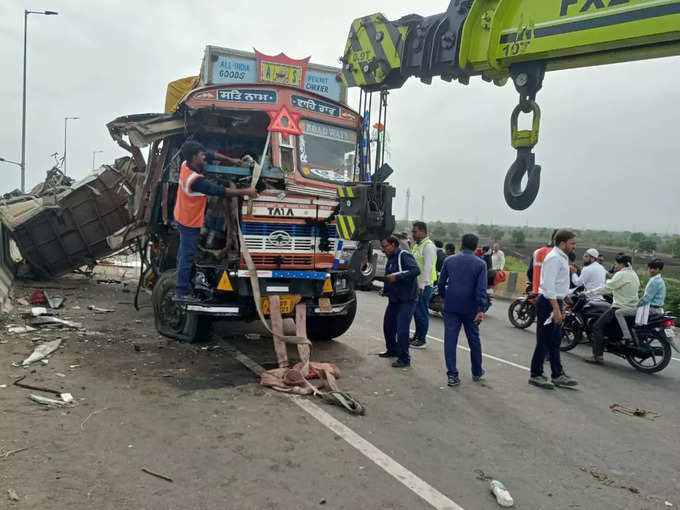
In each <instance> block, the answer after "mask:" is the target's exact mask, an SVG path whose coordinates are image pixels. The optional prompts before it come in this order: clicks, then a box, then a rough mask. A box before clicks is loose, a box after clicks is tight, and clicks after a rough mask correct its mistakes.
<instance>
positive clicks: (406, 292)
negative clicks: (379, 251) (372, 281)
mask: <svg viewBox="0 0 680 510" xmlns="http://www.w3.org/2000/svg"><path fill="white" fill-rule="evenodd" d="M399 259H401V270H400V269H399ZM389 274H394V275H396V278H397V281H396V282H394V283H390V282H388V281H387V280H385V287H384V289H383V293H384V294H385V295H386V296H387V297H388V298H390V301H391V302H393V303H403V302H406V301H414V300H416V299H417V298H418V275H419V274H420V268H419V267H418V264H417V263H416V259H415V258H413V255H411V254H410V253H409V252H407V251H405V250H402V249H401V248H397V249H396V250H394V253H393V254H392V256H391V257H389V258H388V259H387V264H386V265H385V276H387V275H389Z"/></svg>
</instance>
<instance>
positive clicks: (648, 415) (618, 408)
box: [609, 404, 661, 421]
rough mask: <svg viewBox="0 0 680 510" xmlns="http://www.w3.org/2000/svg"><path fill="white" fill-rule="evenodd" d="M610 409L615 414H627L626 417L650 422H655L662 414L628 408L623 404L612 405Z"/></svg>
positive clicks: (638, 408) (637, 408)
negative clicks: (634, 417) (635, 417)
mask: <svg viewBox="0 0 680 510" xmlns="http://www.w3.org/2000/svg"><path fill="white" fill-rule="evenodd" d="M609 409H611V410H612V412H614V413H619V414H625V415H626V416H637V417H638V418H645V419H646V420H649V421H654V420H656V419H657V418H659V417H660V416H661V414H659V413H657V412H655V411H649V410H647V409H642V408H640V407H635V408H633V407H628V406H625V405H623V404H612V405H610V406H609Z"/></svg>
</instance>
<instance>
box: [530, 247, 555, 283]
mask: <svg viewBox="0 0 680 510" xmlns="http://www.w3.org/2000/svg"><path fill="white" fill-rule="evenodd" d="M552 249H553V247H552V246H544V247H543V248H539V249H538V250H536V251H535V252H534V273H533V276H532V278H531V287H532V291H533V293H534V294H538V287H539V286H540V285H541V268H542V267H543V261H544V260H545V258H546V257H547V256H548V253H550V252H551V251H552Z"/></svg>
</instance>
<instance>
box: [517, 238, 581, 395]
mask: <svg viewBox="0 0 680 510" xmlns="http://www.w3.org/2000/svg"><path fill="white" fill-rule="evenodd" d="M554 243H555V247H554V248H553V249H552V251H551V252H550V253H548V255H547V256H546V258H545V260H544V261H543V266H542V268H541V283H540V285H539V288H538V297H537V298H536V318H537V321H536V348H535V349H534V355H533V357H532V358H531V378H530V379H529V384H533V385H534V386H538V387H539V388H545V389H551V390H552V389H554V388H555V386H565V387H571V386H576V385H577V384H578V383H577V382H576V381H575V380H574V379H572V378H571V377H569V376H567V374H565V373H564V369H563V368H562V363H561V361H560V343H561V341H562V322H563V321H564V298H565V297H566V296H567V294H569V280H570V276H571V275H570V271H569V257H568V254H569V253H572V252H573V251H574V248H575V247H576V235H575V234H574V233H573V232H570V231H568V230H558V231H557V233H556V234H555V238H554ZM546 353H547V354H548V356H549V358H550V368H551V371H552V374H551V379H552V382H551V381H548V379H547V377H545V376H544V375H543V363H544V362H545V356H546Z"/></svg>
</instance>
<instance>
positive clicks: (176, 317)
mask: <svg viewBox="0 0 680 510" xmlns="http://www.w3.org/2000/svg"><path fill="white" fill-rule="evenodd" d="M176 278H177V276H176V271H175V270H174V269H171V270H169V271H165V272H164V273H162V274H161V275H160V276H159V278H158V280H157V281H156V284H155V285H154V287H153V293H152V294H151V302H152V303H153V316H154V322H155V324H156V331H158V332H159V333H160V334H161V335H163V336H167V337H168V338H174V339H175V340H179V341H180V342H187V343H195V342H200V341H202V340H208V338H209V332H210V331H209V330H210V320H209V319H207V318H205V317H201V316H200V315H197V314H195V313H187V311H186V310H184V309H183V308H182V307H181V306H179V305H178V304H177V303H175V302H174V301H173V300H172V298H173V297H174V296H175V282H176Z"/></svg>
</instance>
